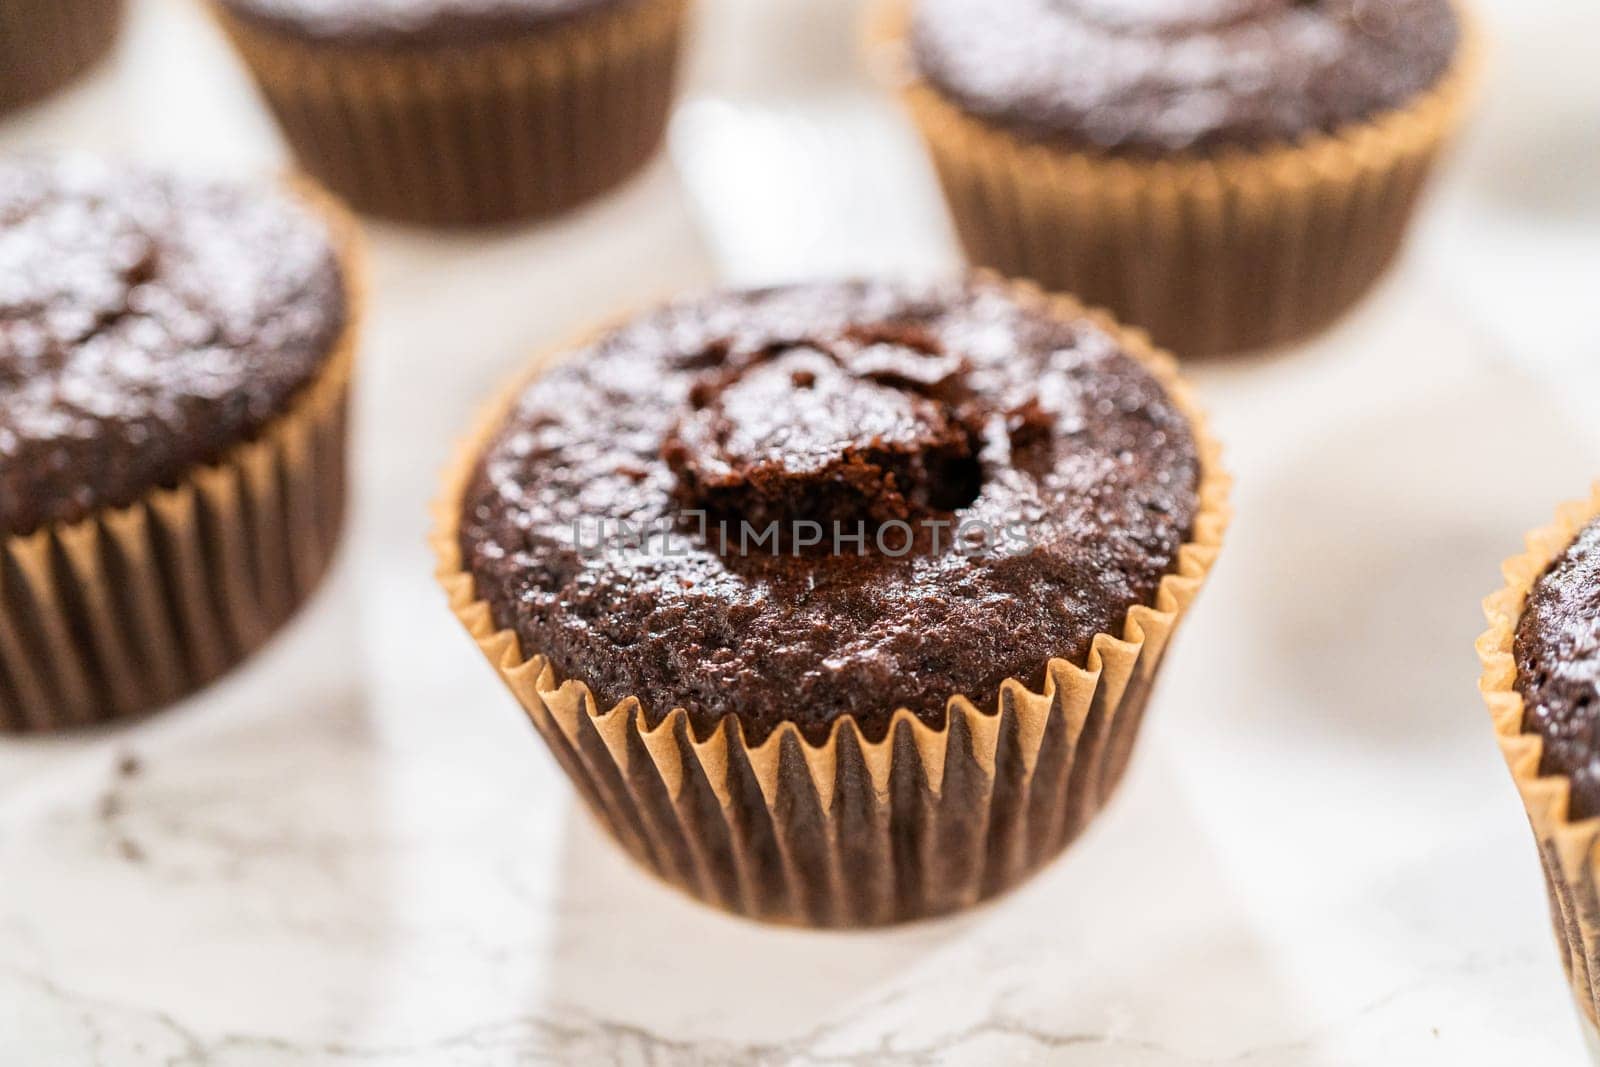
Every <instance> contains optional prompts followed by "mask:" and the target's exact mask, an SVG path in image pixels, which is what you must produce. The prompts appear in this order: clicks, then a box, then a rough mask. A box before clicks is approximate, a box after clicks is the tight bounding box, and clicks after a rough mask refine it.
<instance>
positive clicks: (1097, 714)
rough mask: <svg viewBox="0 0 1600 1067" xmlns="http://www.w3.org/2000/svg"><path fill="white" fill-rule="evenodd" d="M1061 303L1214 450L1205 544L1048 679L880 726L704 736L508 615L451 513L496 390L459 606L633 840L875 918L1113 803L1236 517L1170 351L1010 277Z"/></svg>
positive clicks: (778, 911)
mask: <svg viewBox="0 0 1600 1067" xmlns="http://www.w3.org/2000/svg"><path fill="white" fill-rule="evenodd" d="M1018 289H1019V292H1021V293H1022V294H1023V297H1024V299H1027V300H1030V301H1040V302H1046V303H1048V306H1049V307H1050V308H1051V309H1052V310H1053V311H1054V312H1055V313H1057V314H1061V315H1064V316H1074V317H1076V316H1080V315H1085V314H1087V315H1090V316H1091V317H1093V318H1094V319H1095V321H1097V322H1098V323H1099V324H1101V325H1102V326H1104V327H1105V328H1106V329H1107V330H1109V331H1111V332H1113V334H1114V335H1116V336H1117V337H1119V338H1120V340H1121V342H1122V343H1123V344H1124V345H1125V346H1126V347H1127V349H1128V350H1129V351H1130V352H1132V353H1135V354H1136V355H1137V356H1138V357H1139V358H1140V359H1141V360H1142V361H1143V362H1144V363H1145V364H1146V365H1147V366H1148V367H1149V368H1150V369H1151V370H1152V371H1153V373H1155V374H1156V375H1157V376H1158V378H1159V379H1160V381H1161V382H1162V384H1163V386H1164V387H1165V388H1166V390H1167V391H1168V393H1169V394H1170V395H1171V396H1172V398H1173V400H1174V402H1175V403H1176V404H1177V405H1178V406H1179V408H1180V409H1181V410H1182V411H1183V412H1184V414H1185V415H1186V416H1187V417H1188V418H1189V420H1190V421H1191V423H1192V425H1193V428H1194V433H1195V437H1196V440H1197V442H1198V444H1199V447H1200V451H1201V457H1202V478H1201V484H1200V487H1199V496H1200V503H1201V506H1200V510H1199V513H1198V515H1197V517H1196V519H1195V524H1194V532H1193V535H1192V540H1191V541H1190V542H1189V543H1187V544H1185V545H1184V546H1183V547H1182V549H1181V550H1180V552H1179V554H1178V559H1177V563H1176V566H1175V569H1174V573H1172V574H1171V575H1169V576H1168V577H1166V578H1164V579H1163V580H1162V582H1161V584H1160V587H1159V591H1158V593H1157V595H1156V598H1155V603H1154V605H1153V606H1151V607H1146V606H1142V605H1141V606H1137V607H1135V608H1133V609H1132V610H1131V611H1129V613H1128V615H1127V619H1126V621H1125V623H1124V625H1123V628H1122V632H1121V634H1120V635H1117V634H1100V635H1099V636H1097V637H1096V638H1095V640H1094V642H1093V645H1092V649H1091V651H1090V653H1089V655H1088V657H1087V662H1086V663H1085V664H1083V665H1081V666H1079V665H1076V664H1073V663H1069V662H1067V661H1065V660H1060V659H1053V660H1051V661H1050V663H1049V666H1048V668H1047V672H1046V674H1047V680H1046V682H1045V685H1044V688H1043V691H1042V692H1034V691H1031V690H1030V689H1029V688H1028V687H1027V686H1026V685H1024V684H1023V683H1021V682H1020V681H1016V680H1010V681H1007V682H1006V683H1005V684H1004V685H1003V686H1002V689H1001V693H1000V696H999V698H998V700H997V702H996V705H995V707H994V708H992V709H989V710H980V709H979V708H977V707H975V706H974V705H973V704H972V703H971V702H969V701H968V700H966V699H965V698H963V697H960V696H956V697H952V698H951V700H950V701H949V703H948V705H947V711H948V717H947V721H946V723H945V725H944V726H943V727H941V728H937V729H936V728H934V727H931V726H929V725H927V724H926V723H924V722H922V721H920V720H919V719H917V718H916V717H915V716H913V715H912V714H911V713H910V712H908V711H905V710H901V711H899V712H897V713H896V715H895V716H894V718H893V721H892V724H891V726H890V728H889V730H888V733H887V735H886V736H885V737H884V738H883V739H882V740H879V741H872V740H869V739H867V738H866V737H865V736H864V735H863V733H862V731H861V730H860V728H859V727H858V725H857V723H856V722H855V720H854V719H853V718H846V719H843V720H841V721H839V722H838V723H836V724H835V726H834V729H833V730H832V732H831V733H830V734H829V736H828V739H827V741H826V743H824V744H822V745H816V744H812V743H810V742H809V741H807V740H806V739H805V738H804V737H803V736H802V735H801V733H800V732H799V730H798V729H797V728H796V727H795V726H794V724H793V723H785V724H784V725H783V726H781V727H780V728H779V729H778V730H777V731H775V732H774V733H773V734H772V736H771V737H769V738H768V739H766V740H765V741H764V742H763V743H761V744H758V745H751V744H749V743H747V742H746V740H745V738H744V733H743V730H742V728H741V726H740V724H739V722H738V720H737V719H736V718H734V717H731V716H730V717H728V718H726V719H724V720H723V721H722V723H721V724H720V725H719V726H718V727H717V728H716V729H715V730H714V732H713V733H712V734H711V735H710V736H709V737H704V738H701V737H697V736H695V734H694V732H693V730H692V729H691V728H690V725H689V721H688V715H687V713H686V712H685V711H684V710H683V709H681V708H679V709H675V710H673V711H672V712H671V713H670V714H668V715H667V716H666V717H665V718H664V719H663V720H662V721H661V722H660V723H658V724H656V725H651V724H650V723H649V722H648V721H647V719H646V716H645V714H644V711H643V709H642V707H641V705H640V702H639V701H638V700H637V699H635V698H629V699H627V700H624V701H622V702H621V703H619V704H617V705H616V706H615V707H612V708H611V709H609V710H602V709H601V708H599V707H598V705H597V703H596V700H595V697H594V695H593V693H592V692H591V691H590V690H589V689H588V687H587V686H585V685H584V683H583V682H582V681H580V680H577V679H563V678H560V677H558V676H557V674H556V672H555V670H554V669H553V668H552V667H551V665H550V663H549V662H548V661H547V660H545V659H544V658H543V657H542V656H540V655H538V654H537V652H536V651H534V650H524V649H522V648H521V647H520V644H519V641H518V639H517V636H516V635H515V634H514V633H513V632H511V631H509V630H500V629H497V628H496V627H495V624H494V621H493V619H492V617H491V614H490V609H489V605H488V604H487V603H485V602H484V601H482V600H480V599H479V598H478V596H477V594H476V590H475V587H474V582H473V579H472V576H471V575H470V574H469V573H467V572H466V571H465V570H464V569H463V562H462V557H461V549H460V544H459V536H458V533H459V518H460V517H459V510H460V502H461V499H462V496H463V494H464V492H465V490H466V486H467V483H468V481H469V480H470V478H471V475H472V471H473V467H474V464H475V461H476V458H477V457H478V456H479V455H480V454H481V451H482V449H483V447H484V446H485V444H486V443H487V441H488V439H489V438H490V437H491V436H492V435H493V434H494V433H495V432H496V430H497V429H498V427H499V426H500V425H501V423H502V422H503V420H504V418H505V415H506V412H507V411H508V409H509V407H510V405H511V404H512V403H513V402H514V400H515V397H516V396H517V395H518V394H519V393H520V392H521V390H522V388H524V387H525V385H526V380H524V381H521V382H518V383H517V386H516V387H515V388H513V389H512V390H511V391H510V392H508V393H507V394H506V395H505V396H504V397H503V398H502V399H501V400H500V402H499V403H497V404H495V405H493V406H492V407H491V408H490V409H489V410H488V412H487V413H486V416H485V418H484V419H483V421H482V422H481V424H480V425H479V426H478V427H477V429H476V431H475V432H474V433H473V434H472V435H471V436H470V437H469V438H468V440H467V441H466V443H465V445H464V446H463V448H462V450H461V453H460V456H459V459H458V461H457V463H456V464H455V465H454V466H453V468H452V469H451V470H450V471H449V473H448V475H447V478H446V481H445V492H444V494H443V496H442V498H441V500H440V502H439V504H438V505H437V509H436V533H435V536H434V547H435V549H436V551H437V553H438V557H439V580H440V582H441V584H442V585H443V586H444V588H445V590H446V592H447V594H448V595H449V600H450V606H451V608H452V610H453V611H454V612H455V614H456V616H457V617H458V618H459V619H460V620H461V622H462V623H463V625H465V626H466V628H467V630H468V631H469V632H470V633H471V634H472V636H473V637H474V638H475V639H476V641H477V643H478V646H479V648H480V649H481V650H482V651H483V653H484V654H485V655H486V656H487V657H488V659H489V662H490V663H491V664H492V665H493V667H494V668H495V670H496V671H498V672H499V674H500V676H501V678H502V679H504V681H505V682H506V684H507V686H508V687H509V688H510V689H511V692H512V693H513V694H514V695H515V696H516V698H517V700H518V701H519V702H520V703H521V704H522V707H523V708H524V710H525V711H526V712H527V713H528V716H529V717H530V718H531V719H532V721H533V724H534V726H535V727H536V728H537V729H538V731H539V733H540V734H541V735H543V737H544V739H545V740H546V741H547V742H548V743H549V745H550V748H551V750H552V751H553V752H554V753H555V756H556V759H557V760H558V761H559V762H560V764H561V766H562V768H563V769H564V770H565V771H566V772H567V775H568V776H569V777H570V778H571V779H572V781H573V783H574V784H575V785H576V786H577V789H578V792H579V793H580V794H581V795H582V797H583V799H584V800H585V801H586V803H587V806H588V807H589V809H590V810H591V811H592V812H593V813H594V815H595V816H596V817H597V818H598V819H599V821H600V822H601V823H602V824H603V825H604V826H605V828H606V829H607V830H609V831H610V832H611V834H612V836H613V837H615V838H616V840H617V841H618V842H619V843H620V844H621V845H622V846H623V848H624V849H626V850H627V852H628V853H629V854H630V855H631V856H633V857H634V859H636V860H637V861H638V862H639V863H641V864H642V865H643V866H644V867H645V868H646V869H648V870H650V871H652V872H653V873H655V874H656V875H657V876H659V877H660V878H661V879H663V880H664V881H666V882H667V883H669V884H671V885H673V886H676V887H677V888H679V889H681V890H684V891H685V892H687V893H689V894H691V895H693V896H694V897H696V898H698V899H700V900H701V901H704V902H706V903H708V904H712V905H714V906H717V907H720V908H723V909H726V910H728V911H731V912H735V913H737V914H740V915H744V916H747V917H750V918H755V919H762V920H766V921H771V922H780V923H790V924H799V925H807V926H825V927H847V926H870V925H879V924H886V923H896V922H905V921H909V920H914V919H921V918H927V917H930V916H935V915H940V914H944V913H947V912H951V911H955V910H957V909H960V908H964V907H967V906H970V905H972V904H975V903H977V902H978V901H981V900H984V899H986V898H989V897H992V896H994V895H996V894H998V893H1001V892H1003V891H1005V890H1006V889H1008V888H1010V887H1012V886H1014V885H1016V884H1017V883H1018V882H1020V881H1021V880H1023V879H1024V878H1025V877H1026V876H1027V875H1028V874H1030V873H1031V872H1032V871H1034V870H1035V869H1037V868H1039V867H1040V866H1042V865H1043V864H1045V863H1046V862H1048V861H1049V860H1050V859H1052V858H1053V857H1055V856H1056V855H1057V854H1058V853H1060V852H1061V850H1062V849H1063V848H1065V847H1066V845H1067V844H1068V842H1070V841H1071V840H1072V839H1073V838H1075V837H1076V836H1077V835H1078V834H1079V833H1081V832H1082V831H1083V829H1084V827H1085V826H1087V825H1088V823H1089V821H1090V820H1091V819H1092V818H1093V817H1094V815H1095V813H1096V812H1097V811H1099V809H1100V808H1101V807H1102V806H1103V805H1104V804H1105V803H1106V801H1107V799H1108V798H1109V797H1110V796H1111V794H1112V792H1113V790H1114V789H1115V788H1116V786H1117V783H1118V782H1119V780H1120V779H1121V777H1122V774H1123V771H1124V770H1125V769H1126V767H1127V764H1128V758H1129V754H1130V752H1131V750H1132V748H1133V743H1134V740H1135V737H1136V735H1137V734H1138V730H1139V725H1140V720H1141V719H1142V717H1143V714H1144V709H1145V703H1146V700H1147V699H1148V697H1149V695H1150V689H1151V684H1152V682H1153V681H1154V678H1155V674H1156V670H1157V668H1158V667H1159V666H1160V663H1161V659H1162V656H1163V654H1164V653H1165V651H1166V649H1167V646H1168V643H1169V640H1170V639H1171V636H1172V633H1173V631H1174V629H1175V628H1176V626H1177V624H1178V621H1179V619H1180V618H1181V617H1182V616H1183V614H1184V612H1185V611H1186V610H1187V608H1188V606H1189V604H1190V603H1191V601H1192V600H1193V599H1194V597H1195V594H1196V593H1197V592H1198V591H1199V589H1200V586H1201V584H1202V583H1203V581H1204V579H1205V577H1206V575H1207V573H1208V572H1209V570H1210V568H1211V565H1212V562H1213V561H1214V560H1215V558H1216V555H1217V551H1218V549H1219V547H1220V545H1221V542H1222V537H1223V533H1224V530H1225V528H1226V526H1227V523H1228V518H1229V510H1228V503H1227V497H1228V488H1229V479H1228V477H1227V476H1226V475H1225V474H1224V473H1223V471H1222V469H1221V465H1220V453H1219V449H1218V446H1217V444H1216V442H1215V441H1214V440H1213V439H1212V437H1211V436H1210V434H1209V432H1208V430H1207V428H1206V424H1205V420H1204V417H1203V415H1202V414H1201V412H1200V411H1199V409H1198V407H1197V406H1196V404H1195V402H1194V399H1193V397H1192V395H1191V393H1190V391H1189V388H1188V386H1187V385H1185V384H1184V383H1183V382H1182V381H1181V380H1180V379H1179V377H1178V376H1177V371H1176V369H1175V365H1174V363H1173V361H1172V360H1171V358H1170V357H1168V356H1166V355H1164V354H1161V353H1157V352H1156V351H1154V350H1153V349H1152V348H1151V347H1150V346H1149V344H1148V342H1147V341H1146V339H1145V338H1144V336H1143V334H1142V333H1140V332H1138V331H1133V330H1125V329H1123V328H1121V327H1119V326H1118V325H1117V324H1116V323H1114V322H1113V321H1112V320H1111V319H1110V318H1109V317H1107V316H1104V315H1102V314H1100V313H1098V312H1085V311H1084V310H1083V309H1082V308H1081V307H1080V306H1079V305H1078V304H1077V302H1076V301H1073V300H1071V299H1069V298H1066V297H1047V296H1044V295H1042V294H1040V293H1039V292H1038V291H1037V290H1035V289H1032V288H1031V287H1024V286H1019V287H1018Z"/></svg>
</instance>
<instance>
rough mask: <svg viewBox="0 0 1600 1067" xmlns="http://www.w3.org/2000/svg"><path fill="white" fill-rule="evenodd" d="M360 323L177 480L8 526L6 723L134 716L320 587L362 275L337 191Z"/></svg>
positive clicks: (339, 226) (339, 232)
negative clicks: (83, 511) (70, 514)
mask: <svg viewBox="0 0 1600 1067" xmlns="http://www.w3.org/2000/svg"><path fill="white" fill-rule="evenodd" d="M303 192H304V195H305V196H306V198H307V199H308V200H309V201H310V202H311V203H312V204H313V205H315V206H316V207H317V208H318V209H319V210H320V211H322V212H323V213H324V214H325V215H326V217H327V218H328V219H329V220H330V225H331V226H332V228H333V231H334V235H335V240H336V243H337V245H338V247H339V248H340V250H341V257H340V258H341V262H342V265H343V270H344V276H345V279H346V285H347V287H348V292H349V299H348V302H349V308H350V311H349V322H348V324H347V326H346V328H345V330H344V332H343V334H342V335H341V337H340V339H339V341H338V342H337V346H336V348H335V351H334V352H333V354H332V355H331V356H330V357H329V359H328V361H327V363H326V365H325V366H324V367H323V369H322V370H321V372H320V373H319V374H318V376H317V378H316V379H315V380H314V381H312V383H311V384H310V385H309V386H308V387H307V388H306V389H305V390H304V391H303V392H302V393H301V394H300V395H299V396H298V397H297V398H296V399H295V400H294V402H293V404H292V405H291V406H290V407H289V409H288V410H286V411H285V412H284V413H283V414H281V415H279V416H278V417H277V418H275V419H274V420H273V421H272V422H270V423H269V424H268V425H267V426H266V427H265V428H264V429H263V431H262V432H261V433H260V435H259V436H258V437H257V438H256V439H255V440H252V441H250V442H247V443H245V444H242V445H239V446H237V447H235V448H234V449H232V450H231V451H230V452H229V453H228V454H227V455H226V456H224V457H223V458H222V459H221V460H219V461H218V462H216V463H214V464H211V465H209V466H205V467H198V468H195V469H193V470H192V471H191V472H190V473H189V474H187V475H186V476H185V477H184V478H183V479H182V480H181V481H180V482H179V483H178V484H177V485H176V486H174V487H172V488H162V489H157V490H155V491H154V492H151V493H149V494H147V495H146V496H145V497H144V498H143V499H141V500H139V501H137V502H136V503H134V504H132V505H130V506H128V507H125V508H118V509H114V510H104V511H101V512H98V513H96V514H94V515H91V516H89V517H88V518H85V519H83V520H81V521H79V522H75V523H71V524H58V525H53V526H46V527H43V528H41V529H39V530H37V531H35V532H34V533H31V534H29V535H27V536H12V537H5V538H0V733H6V732H12V733H17V732H29V731H43V730H51V729H57V728H63V727H73V726H84V725H88V724H92V723H100V722H109V721H113V720H118V719H126V718H130V717H134V716H138V715H141V714H144V713H146V712H150V711H153V710H155V709H157V708H159V707H162V706H164V705H166V704H169V703H172V702H173V701H175V700H178V699H179V698H181V697H183V696H186V695H188V694H189V693H192V692H194V691H195V690H198V689H200V688H201V687H203V686H205V685H206V684H207V683H209V682H211V681H214V680H215V679H216V678H218V677H220V676H221V675H222V674H224V673H225V672H226V671H227V670H228V669H229V668H231V667H233V666H234V665H236V664H237V663H239V662H240V661H241V660H243V659H244V658H246V657H247V656H249V655H250V654H251V653H252V652H254V651H255V650H256V649H257V648H259V647H260V646H261V645H262V644H264V643H265V642H266V640H267V638H268V637H269V636H271V634H272V633H273V632H274V631H275V630H276V629H277V628H278V627H279V626H280V625H281V624H282V623H283V622H284V621H286V620H287V619H288V618H289V617H290V616H291V615H293V614H294V612H295V610H296V609H297V608H298V607H299V606H300V605H301V604H302V603H303V602H304V601H305V600H306V599H307V598H308V597H309V596H310V594H311V592H312V590H313V589H315V587H316V586H317V583H318V582H319V580H320V579H321V577H322V575H323V573H324V572H325V571H326V570H327V568H328V565H329V563H330V561H331V560H332V558H333V554H334V550H335V548H336V546H337V544H338V541H339V534H340V530H341V528H342V526H343V521H344V500H345V430H346V416H347V407H348V403H347V401H348V396H349V391H350V381H351V375H352V371H353V368H354V363H355V351H356V341H357V337H358V336H359V331H360V318H361V315H360V311H361V308H362V306H363V302H364V291H363V289H364V282H363V277H362V273H361V265H360V259H359V246H358V241H357V236H356V231H355V228H354V224H353V222H351V220H349V218H348V217H347V216H346V215H345V214H344V213H343V211H342V209H339V208H337V207H335V206H334V205H332V204H331V202H329V201H328V200H327V198H326V197H324V196H322V195H321V194H318V193H316V192H314V191H312V190H310V189H306V190H304V191H303Z"/></svg>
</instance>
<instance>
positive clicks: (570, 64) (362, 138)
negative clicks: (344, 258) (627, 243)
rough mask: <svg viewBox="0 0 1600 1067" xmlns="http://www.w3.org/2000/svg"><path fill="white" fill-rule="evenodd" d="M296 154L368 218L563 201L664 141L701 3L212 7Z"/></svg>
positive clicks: (548, 209)
mask: <svg viewBox="0 0 1600 1067" xmlns="http://www.w3.org/2000/svg"><path fill="white" fill-rule="evenodd" d="M213 3H214V4H215V6H216V7H217V9H218V12H219V14H220V15H221V18H222V22H223V25H224V27H225V28H226V29H227V31H228V33H229V35H230V36H231V37H232V38H233V40H234V43H235V44H236V45H237V46H238V48H239V51H240V53H241V54H242V55H243V56H244V58H245V61H246V62H247V63H248V64H249V66H250V68H251V70H252V71H253V72H254V74H255V76H256V79H257V81H258V82H259V83H260V85H261V88H262V90H263V92H264V93H265V94H266V98H267V101H268V103H269V104H270V105H271V107H272V110H273V112H274V113H275V114H276V116H277V118H278V121H279V124H280V125H281V126H282V128H283V131H284V133H285V135H286V136H287V137H288V139H289V142H290V144H291V145H292V147H293V148H294V151H295V153H296V155H297V156H298V157H299V159H300V162H301V165H302V166H304V167H305V169H306V170H307V171H309V172H310V173H311V174H313V175H314V176H316V177H317V178H318V179H320V180H321V181H322V182H323V183H324V184H326V185H327V186H328V187H329V188H331V189H333V190H334V191H335V192H337V193H339V194H340V195H341V196H343V197H344V198H345V199H347V200H348V201H349V202H350V203H351V204H353V205H354V206H355V207H357V208H358V209H360V210H362V211H366V212H370V213H372V214H375V215H382V216H386V217H389V218H393V219H400V220H405V221H411V222H418V223H430V224H443V225H461V224H480V223H492V222H503V221H509V220H516V219H528V218H537V217H542V216H549V215H553V214H556V213H558V212H561V211H565V210H567V209H569V208H572V207H574V206H576V205H578V204H581V203H583V202H584V201H586V200H589V199H591V198H593V197H595V196H597V195H599V194H600V193H603V192H605V191H606V190H608V189H611V188H612V187H614V186H616V185H618V184H619V183H621V182H622V181H623V180H624V179H626V178H628V177H629V176H631V175H632V174H634V173H636V172H637V171H639V170H640V169H641V168H642V167H643V166H644V165H645V163H646V162H648V161H649V159H650V157H651V156H652V155H653V154H654V153H655V152H656V150H657V148H658V147H659V145H660V143H661V139H662V134H663V131H664V130H665V128H666V122H667V116H668V113H669V110H670V107H671V103H672V94H673V85H674V80H675V76H676V70H677V65H678V52H679V45H680V41H681V38H682V36H683V31H684V23H685V18H686V14H687V6H688V0H385V2H383V3H372V2H370V0H213Z"/></svg>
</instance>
